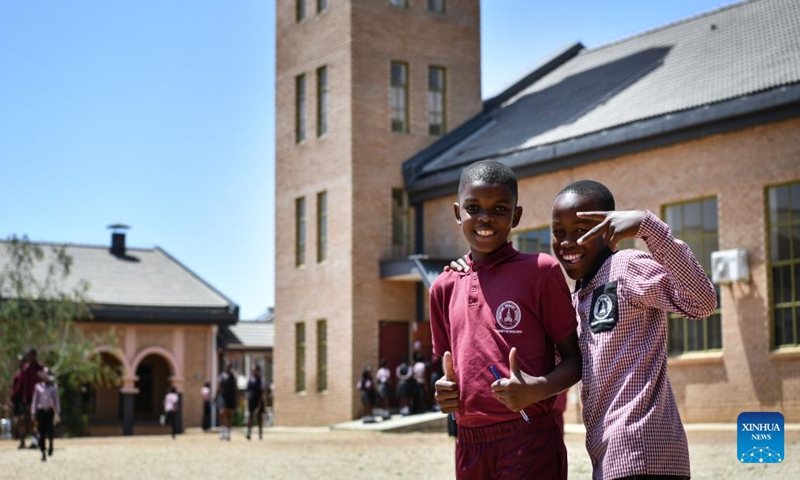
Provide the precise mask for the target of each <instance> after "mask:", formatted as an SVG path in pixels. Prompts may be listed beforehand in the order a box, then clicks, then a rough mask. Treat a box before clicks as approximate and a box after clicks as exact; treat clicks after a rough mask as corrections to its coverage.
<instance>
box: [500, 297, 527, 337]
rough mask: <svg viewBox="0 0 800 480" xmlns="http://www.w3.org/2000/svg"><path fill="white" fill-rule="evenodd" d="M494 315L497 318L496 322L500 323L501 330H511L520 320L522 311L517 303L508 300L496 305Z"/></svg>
mask: <svg viewBox="0 0 800 480" xmlns="http://www.w3.org/2000/svg"><path fill="white" fill-rule="evenodd" d="M494 316H495V318H496V319H497V324H498V325H500V327H502V328H503V330H512V329H514V328H516V326H517V325H519V322H520V320H522V311H521V310H520V309H519V305H517V304H516V303H514V302H512V301H511V300H509V301H507V302H503V303H501V304H500V306H499V307H497V311H495V312H494Z"/></svg>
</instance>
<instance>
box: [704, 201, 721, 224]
mask: <svg viewBox="0 0 800 480" xmlns="http://www.w3.org/2000/svg"><path fill="white" fill-rule="evenodd" d="M717 228H718V225H717V199H716V198H709V199H707V200H703V230H705V231H706V232H716V231H717Z"/></svg>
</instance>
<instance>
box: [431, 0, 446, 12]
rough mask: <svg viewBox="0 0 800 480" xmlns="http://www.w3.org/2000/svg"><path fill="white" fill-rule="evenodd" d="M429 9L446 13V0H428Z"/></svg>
mask: <svg viewBox="0 0 800 480" xmlns="http://www.w3.org/2000/svg"><path fill="white" fill-rule="evenodd" d="M428 11H431V12H433V13H444V0H428Z"/></svg>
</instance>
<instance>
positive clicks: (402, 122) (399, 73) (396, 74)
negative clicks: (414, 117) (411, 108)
mask: <svg viewBox="0 0 800 480" xmlns="http://www.w3.org/2000/svg"><path fill="white" fill-rule="evenodd" d="M391 76H392V80H391V83H392V92H391V100H390V101H391V108H392V131H393V132H401V133H407V132H408V65H407V64H405V63H403V62H392V73H391Z"/></svg>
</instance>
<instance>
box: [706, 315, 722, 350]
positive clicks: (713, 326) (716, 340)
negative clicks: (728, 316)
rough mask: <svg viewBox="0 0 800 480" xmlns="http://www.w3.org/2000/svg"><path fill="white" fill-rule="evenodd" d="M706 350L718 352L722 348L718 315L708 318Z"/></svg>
mask: <svg viewBox="0 0 800 480" xmlns="http://www.w3.org/2000/svg"><path fill="white" fill-rule="evenodd" d="M706 322H707V328H708V349H709V350H719V349H721V348H722V318H721V316H720V314H719V313H715V314H713V315H711V316H710V317H708V320H706Z"/></svg>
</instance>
